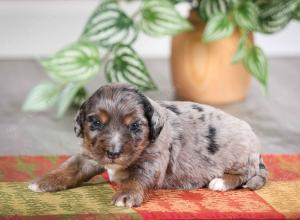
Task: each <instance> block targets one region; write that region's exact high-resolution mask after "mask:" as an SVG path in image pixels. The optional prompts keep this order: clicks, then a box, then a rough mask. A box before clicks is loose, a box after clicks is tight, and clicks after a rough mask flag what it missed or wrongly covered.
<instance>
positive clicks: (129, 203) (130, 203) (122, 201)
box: [115, 200, 133, 208]
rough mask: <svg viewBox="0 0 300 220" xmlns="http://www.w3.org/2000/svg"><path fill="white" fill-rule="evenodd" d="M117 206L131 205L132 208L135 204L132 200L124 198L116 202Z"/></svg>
mask: <svg viewBox="0 0 300 220" xmlns="http://www.w3.org/2000/svg"><path fill="white" fill-rule="evenodd" d="M115 206H117V207H129V208H131V207H132V206H133V204H132V202H131V201H126V202H125V201H124V200H118V201H117V202H116V203H115Z"/></svg>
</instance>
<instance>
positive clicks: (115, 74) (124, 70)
mask: <svg viewBox="0 0 300 220" xmlns="http://www.w3.org/2000/svg"><path fill="white" fill-rule="evenodd" d="M105 74H106V77H107V80H108V81H109V82H123V83H130V84H133V85H136V86H137V87H139V88H140V89H142V90H152V89H156V86H155V84H154V83H153V81H152V79H151V77H150V75H149V73H148V71H147V69H146V67H145V65H144V63H143V61H142V60H141V59H140V58H139V57H138V55H137V54H136V52H135V51H134V50H133V49H132V48H131V47H130V46H127V45H118V46H116V47H115V48H114V50H113V52H112V58H111V59H110V60H109V61H108V62H107V63H106V66H105Z"/></svg>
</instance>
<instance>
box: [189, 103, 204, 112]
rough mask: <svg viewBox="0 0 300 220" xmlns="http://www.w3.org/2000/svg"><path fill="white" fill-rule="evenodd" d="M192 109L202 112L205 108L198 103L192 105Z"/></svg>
mask: <svg viewBox="0 0 300 220" xmlns="http://www.w3.org/2000/svg"><path fill="white" fill-rule="evenodd" d="M192 109H195V110H197V111H198V112H202V111H203V108H202V107H201V106H199V105H196V104H193V105H192Z"/></svg>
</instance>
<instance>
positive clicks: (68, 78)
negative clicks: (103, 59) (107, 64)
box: [42, 42, 100, 83]
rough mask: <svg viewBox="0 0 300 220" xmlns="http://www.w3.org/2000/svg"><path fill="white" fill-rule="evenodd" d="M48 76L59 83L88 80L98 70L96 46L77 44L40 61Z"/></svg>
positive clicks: (84, 43)
mask: <svg viewBox="0 0 300 220" xmlns="http://www.w3.org/2000/svg"><path fill="white" fill-rule="evenodd" d="M42 65H43V66H44V67H45V69H46V71H47V73H48V75H49V77H50V78H52V79H53V80H54V81H57V82H59V83H69V82H77V81H84V80H88V79H90V78H91V77H93V76H95V74H97V73H98V71H99V69H100V59H99V52H98V49H97V47H96V46H94V45H92V44H90V43H86V42H78V43H75V44H72V45H69V46H67V47H66V48H64V49H62V50H60V51H59V52H57V53H56V54H55V55H54V56H53V57H50V58H48V59H46V60H43V61H42Z"/></svg>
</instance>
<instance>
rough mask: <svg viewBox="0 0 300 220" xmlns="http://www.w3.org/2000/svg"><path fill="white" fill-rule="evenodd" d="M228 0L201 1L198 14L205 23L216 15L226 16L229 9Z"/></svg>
mask: <svg viewBox="0 0 300 220" xmlns="http://www.w3.org/2000/svg"><path fill="white" fill-rule="evenodd" d="M230 3H231V2H230V0H201V1H200V3H199V5H198V14H199V15H200V17H201V18H202V19H203V20H204V21H207V20H209V19H210V18H211V17H213V16H214V15H217V14H226V13H227V12H228V10H229V8H230V7H231V4H230Z"/></svg>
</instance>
